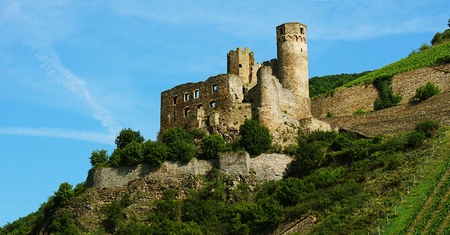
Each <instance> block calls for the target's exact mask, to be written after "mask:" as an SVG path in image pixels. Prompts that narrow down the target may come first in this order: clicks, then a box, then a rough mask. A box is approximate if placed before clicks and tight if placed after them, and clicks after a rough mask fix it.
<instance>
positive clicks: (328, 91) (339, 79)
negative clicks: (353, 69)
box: [309, 71, 371, 98]
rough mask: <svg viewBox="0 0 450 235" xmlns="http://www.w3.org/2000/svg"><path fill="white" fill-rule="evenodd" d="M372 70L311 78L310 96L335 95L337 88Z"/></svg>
mask: <svg viewBox="0 0 450 235" xmlns="http://www.w3.org/2000/svg"><path fill="white" fill-rule="evenodd" d="M370 72H371V71H365V72H362V73H353V74H345V73H343V74H335V75H326V76H316V77H312V78H310V79H309V97H311V98H314V97H317V96H319V95H323V94H325V95H331V96H332V95H333V92H334V90H335V89H336V88H338V87H341V86H343V85H344V84H346V83H349V82H351V81H353V80H355V79H357V78H359V77H361V76H364V75H366V74H368V73H370Z"/></svg>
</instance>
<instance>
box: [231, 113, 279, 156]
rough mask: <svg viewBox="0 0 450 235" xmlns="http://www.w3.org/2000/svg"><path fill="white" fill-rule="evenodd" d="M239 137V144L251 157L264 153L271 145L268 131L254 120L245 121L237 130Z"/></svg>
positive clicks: (270, 136)
mask: <svg viewBox="0 0 450 235" xmlns="http://www.w3.org/2000/svg"><path fill="white" fill-rule="evenodd" d="M239 135H240V140H239V144H240V145H241V147H243V148H244V149H245V150H246V151H247V152H248V153H249V154H250V155H253V156H256V155H259V154H261V153H264V152H265V151H267V150H269V148H270V146H271V145H272V135H271V134H270V131H269V129H268V128H267V127H265V126H263V125H260V124H259V123H258V122H256V121H255V120H251V119H246V120H245V121H244V124H242V125H241V126H240V128H239Z"/></svg>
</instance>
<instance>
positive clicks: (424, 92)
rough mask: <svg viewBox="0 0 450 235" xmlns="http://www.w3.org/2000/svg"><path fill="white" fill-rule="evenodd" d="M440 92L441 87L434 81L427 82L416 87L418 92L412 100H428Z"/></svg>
mask: <svg viewBox="0 0 450 235" xmlns="http://www.w3.org/2000/svg"><path fill="white" fill-rule="evenodd" d="M440 92H441V91H440V90H439V87H437V86H435V85H434V83H432V82H427V84H426V85H424V86H421V87H419V88H417V89H416V94H415V95H414V96H413V97H412V98H411V102H415V101H424V100H427V99H428V98H430V97H432V96H434V95H437V94H439V93H440Z"/></svg>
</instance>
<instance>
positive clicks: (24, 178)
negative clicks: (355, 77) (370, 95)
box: [0, 0, 450, 226]
mask: <svg viewBox="0 0 450 235" xmlns="http://www.w3.org/2000/svg"><path fill="white" fill-rule="evenodd" d="M449 17H450V2H449V1H448V0H428V1H417V0H398V1H388V0H385V1H377V0H371V1H368V0H354V1H350V0H347V1H346V0H329V1H327V0H316V1H314V0H309V1H307V0H297V1H282V0H281V1H236V0H230V1H226V2H225V1H221V2H220V3H219V1H206V0H196V1H170V0H161V1H158V0H156V1H138V0H136V1H9V0H2V1H0V35H1V37H0V110H1V111H0V160H1V164H0V180H1V184H0V226H2V225H4V224H6V223H7V222H12V221H14V220H16V219H18V218H19V217H23V216H26V215H27V214H29V213H30V212H32V211H36V210H37V209H38V208H39V206H40V205H41V204H42V203H43V202H45V201H47V198H48V197H49V196H51V195H53V193H54V191H56V190H57V189H58V187H59V185H60V184H61V183H63V182H69V183H70V184H73V185H76V184H78V183H80V182H83V181H85V179H86V176H87V172H88V170H89V168H90V163H89V157H90V154H91V152H92V151H93V150H95V149H107V150H108V152H109V153H111V152H112V150H113V149H114V147H115V146H114V138H115V136H116V135H117V134H118V133H119V131H120V130H121V129H122V128H128V127H130V128H132V129H134V130H140V131H141V134H142V135H143V136H144V137H145V138H146V139H153V140H154V139H155V138H156V135H157V132H158V129H159V105H160V93H161V92H162V91H164V90H167V89H170V88H171V87H173V86H175V85H178V84H181V83H186V82H197V81H201V80H205V79H207V78H208V77H209V76H213V75H216V74H220V73H226V54H227V52H228V51H229V50H234V49H236V48H237V47H246V46H247V47H249V48H250V49H251V50H252V51H253V52H254V53H255V57H256V60H257V61H258V62H262V61H265V60H270V59H272V58H275V57H276V43H275V27H276V26H277V25H280V24H282V23H284V22H292V21H298V22H301V23H304V24H306V25H307V27H308V29H307V35H308V51H309V74H310V76H311V77H312V76H320V75H330V74H340V73H357V72H362V71H366V70H372V69H376V68H379V67H381V66H384V65H386V64H389V63H391V62H394V61H396V60H398V59H400V58H403V57H405V56H407V55H408V54H409V53H410V52H411V51H412V50H413V49H417V48H418V47H420V45H421V44H422V43H424V42H426V43H429V42H430V40H431V38H432V37H433V36H434V34H435V33H436V32H442V31H443V30H445V29H446V28H447V20H448V19H449Z"/></svg>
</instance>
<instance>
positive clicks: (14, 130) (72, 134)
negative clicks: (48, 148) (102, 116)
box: [0, 127, 115, 145]
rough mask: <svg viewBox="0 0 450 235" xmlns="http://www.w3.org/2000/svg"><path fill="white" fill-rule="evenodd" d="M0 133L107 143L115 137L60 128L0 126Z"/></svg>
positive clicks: (111, 141) (111, 142) (109, 134)
mask: <svg viewBox="0 0 450 235" xmlns="http://www.w3.org/2000/svg"><path fill="white" fill-rule="evenodd" d="M0 134H3V135H23V136H39V137H56V138H67V139H75V140H85V141H90V142H96V143H101V144H109V145H111V144H113V143H114V138H115V136H114V135H113V134H111V133H107V134H105V133H98V132H89V131H77V130H68V129H61V128H25V127H0Z"/></svg>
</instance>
